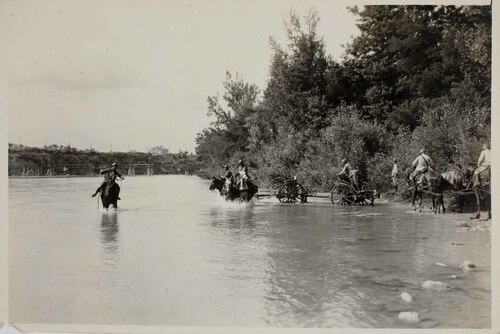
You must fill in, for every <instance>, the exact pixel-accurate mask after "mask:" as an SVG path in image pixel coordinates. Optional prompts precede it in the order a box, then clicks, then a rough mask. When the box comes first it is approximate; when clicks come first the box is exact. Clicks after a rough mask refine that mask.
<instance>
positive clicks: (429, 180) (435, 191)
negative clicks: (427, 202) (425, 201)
mask: <svg viewBox="0 0 500 334" xmlns="http://www.w3.org/2000/svg"><path fill="white" fill-rule="evenodd" d="M406 177H407V180H406V181H407V183H408V185H409V186H413V200H412V205H413V210H415V211H416V210H417V207H416V206H415V200H416V199H417V197H418V198H419V210H418V212H422V197H423V194H430V195H431V197H432V211H433V212H434V214H436V213H441V208H442V209H443V213H446V208H445V207H444V200H443V186H442V178H441V175H439V174H438V173H437V172H436V171H435V170H434V169H432V168H427V171H425V172H423V173H421V174H420V175H419V176H417V177H416V180H415V184H413V180H412V179H411V177H410V174H409V173H408V172H407V173H406Z"/></svg>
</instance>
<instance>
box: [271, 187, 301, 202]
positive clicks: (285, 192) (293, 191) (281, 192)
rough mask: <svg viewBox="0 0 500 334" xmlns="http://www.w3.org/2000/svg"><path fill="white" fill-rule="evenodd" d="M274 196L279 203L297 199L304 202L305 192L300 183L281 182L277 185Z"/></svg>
mask: <svg viewBox="0 0 500 334" xmlns="http://www.w3.org/2000/svg"><path fill="white" fill-rule="evenodd" d="M276 197H277V198H278V200H279V201H280V202H281V203H296V202H297V201H300V202H301V203H304V202H306V200H307V192H306V189H305V188H304V187H303V186H302V185H301V184H300V183H294V184H283V185H282V186H281V187H279V189H278V193H277V194H276Z"/></svg>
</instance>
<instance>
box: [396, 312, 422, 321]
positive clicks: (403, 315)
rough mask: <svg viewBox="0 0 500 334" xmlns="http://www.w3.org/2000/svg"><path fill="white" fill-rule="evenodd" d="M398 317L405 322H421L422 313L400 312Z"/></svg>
mask: <svg viewBox="0 0 500 334" xmlns="http://www.w3.org/2000/svg"><path fill="white" fill-rule="evenodd" d="M398 319H399V320H401V321H404V322H410V323H417V322H420V315H419V314H418V313H417V312H399V315H398Z"/></svg>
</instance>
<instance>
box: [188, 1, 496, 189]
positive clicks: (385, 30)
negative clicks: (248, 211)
mask: <svg viewBox="0 0 500 334" xmlns="http://www.w3.org/2000/svg"><path fill="white" fill-rule="evenodd" d="M350 11H351V12H352V14H353V15H355V16H356V17H357V19H358V27H359V29H360V31H361V34H360V35H359V36H358V37H356V38H354V39H353V40H352V41H351V42H350V43H349V44H348V45H346V46H345V53H344V55H343V57H342V60H341V61H340V62H337V61H335V60H334V59H333V58H332V57H331V56H330V55H328V54H327V53H326V51H325V50H326V49H325V42H324V40H323V38H322V37H321V36H318V34H317V26H318V21H319V17H318V15H317V13H315V12H314V11H311V12H309V13H308V14H307V15H306V16H305V17H304V18H303V19H301V18H300V17H298V16H297V15H296V14H295V13H293V12H291V13H290V15H289V17H288V19H287V21H286V24H285V29H286V33H287V36H288V39H287V42H286V44H285V45H280V44H279V43H278V42H277V41H275V40H274V39H272V38H271V40H270V46H271V48H272V51H273V56H272V59H271V61H270V65H269V79H268V82H267V86H266V87H263V88H262V90H261V89H259V87H257V86H256V85H253V84H249V83H246V82H244V81H243V80H242V78H240V77H239V76H238V75H236V76H234V75H231V74H230V73H227V79H226V81H225V82H224V87H225V91H224V94H223V95H222V98H220V97H219V96H218V95H215V96H211V97H209V98H208V115H209V116H211V117H212V119H213V122H212V124H211V126H210V127H208V128H206V129H204V130H203V131H202V132H201V133H199V134H198V136H197V140H196V142H197V147H196V153H197V155H198V158H199V159H200V160H201V161H202V162H203V166H204V170H203V173H204V174H205V175H210V174H213V175H217V174H220V173H221V169H222V166H223V165H224V164H230V165H231V166H232V168H235V166H236V163H237V161H238V160H239V159H244V160H245V161H246V162H247V164H249V166H250V170H251V173H252V176H253V177H254V178H255V179H257V182H258V183H259V184H260V185H264V186H273V185H276V184H279V183H280V182H282V181H283V180H284V179H287V178H290V177H293V176H297V177H298V179H299V180H301V182H302V183H303V184H305V185H306V186H308V187H309V188H312V189H316V190H321V189H324V190H328V189H330V188H331V186H332V184H333V183H334V182H335V181H336V178H337V176H336V174H337V173H338V172H339V169H340V168H341V166H340V161H341V159H342V158H348V159H349V160H350V162H351V164H352V165H353V167H355V168H358V169H359V171H360V174H361V176H362V177H363V179H364V180H365V181H366V182H367V183H368V185H369V186H370V187H374V188H376V189H379V190H382V191H384V190H387V189H388V188H389V186H390V174H391V169H392V161H393V158H397V159H398V160H399V165H400V170H403V169H405V168H407V167H409V165H410V164H411V162H412V161H413V159H414V158H415V157H416V156H417V155H418V151H419V150H420V149H421V148H426V150H427V151H428V153H429V155H430V156H431V157H432V158H433V159H434V160H435V161H436V163H437V166H438V169H439V171H444V170H445V169H446V168H448V166H449V164H450V163H455V164H461V165H462V166H466V165H469V164H472V163H475V162H476V161H477V158H478V156H479V153H480V150H481V144H482V143H483V142H485V141H489V140H490V135H491V128H490V125H491V123H490V119H491V118H490V116H491V107H490V100H491V6H460V7H456V6H365V7H363V9H362V10H360V9H358V8H356V7H354V8H350ZM332 26H335V22H333V23H332ZM337 29H342V27H341V26H338V27H337ZM260 93H262V94H260Z"/></svg>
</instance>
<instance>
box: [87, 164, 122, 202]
mask: <svg viewBox="0 0 500 334" xmlns="http://www.w3.org/2000/svg"><path fill="white" fill-rule="evenodd" d="M117 168H118V164H117V163H116V162H113V163H112V164H111V167H110V168H106V169H104V170H102V171H101V175H102V174H104V181H102V183H101V185H100V186H99V188H97V190H96V191H95V193H94V194H93V195H92V197H95V195H97V194H98V193H99V192H100V191H101V190H102V189H104V187H106V186H107V185H108V184H109V183H110V182H115V180H116V177H117V176H118V177H119V178H121V179H124V177H123V176H122V175H121V174H120V172H118V169H117ZM118 199H121V198H120V197H118Z"/></svg>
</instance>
